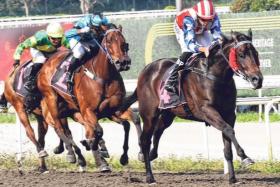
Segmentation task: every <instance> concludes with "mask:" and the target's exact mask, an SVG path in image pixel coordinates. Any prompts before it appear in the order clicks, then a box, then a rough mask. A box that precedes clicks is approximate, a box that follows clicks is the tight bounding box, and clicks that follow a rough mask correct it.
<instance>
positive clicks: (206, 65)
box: [198, 49, 233, 80]
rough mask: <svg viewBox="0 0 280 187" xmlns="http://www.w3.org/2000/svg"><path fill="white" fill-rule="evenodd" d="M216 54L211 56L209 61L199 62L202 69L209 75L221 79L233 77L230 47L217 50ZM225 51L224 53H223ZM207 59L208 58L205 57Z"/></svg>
mask: <svg viewBox="0 0 280 187" xmlns="http://www.w3.org/2000/svg"><path fill="white" fill-rule="evenodd" d="M217 52H218V53H214V54H215V55H214V56H212V57H210V58H209V59H208V61H204V62H201V63H199V64H198V67H199V68H200V69H203V70H204V71H205V72H207V73H208V74H209V75H213V76H215V77H216V78H218V79H221V80H229V79H232V77H233V72H232V70H231V68H230V67H229V63H228V57H229V49H226V50H223V51H222V50H221V49H219V51H217ZM222 53H223V54H222ZM205 60H206V59H205Z"/></svg>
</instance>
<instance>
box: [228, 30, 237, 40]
mask: <svg viewBox="0 0 280 187" xmlns="http://www.w3.org/2000/svg"><path fill="white" fill-rule="evenodd" d="M230 35H231V37H232V38H233V39H234V41H238V40H237V37H236V33H235V32H234V31H233V30H231V31H230Z"/></svg>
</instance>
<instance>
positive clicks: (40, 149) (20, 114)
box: [13, 101, 48, 158]
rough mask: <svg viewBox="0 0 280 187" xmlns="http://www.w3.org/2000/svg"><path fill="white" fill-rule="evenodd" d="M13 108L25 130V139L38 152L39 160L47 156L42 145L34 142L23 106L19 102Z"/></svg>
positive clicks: (33, 135) (34, 137) (31, 129)
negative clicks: (30, 142)
mask: <svg viewBox="0 0 280 187" xmlns="http://www.w3.org/2000/svg"><path fill="white" fill-rule="evenodd" d="M13 106H14V107H15V110H16V112H17V114H18V117H19V120H20V122H21V124H22V125H23V126H24V128H25V132H26V135H27V137H28V138H29V139H30V140H31V141H32V142H33V144H34V145H35V146H36V150H37V152H38V156H39V158H42V157H46V156H48V154H47V152H46V151H45V150H44V147H42V145H40V143H39V142H38V141H37V140H36V136H35V133H34V130H33V128H32V127H31V125H30V121H29V119H28V115H27V113H26V112H25V109H24V106H23V104H22V103H21V102H20V101H18V104H14V105H13Z"/></svg>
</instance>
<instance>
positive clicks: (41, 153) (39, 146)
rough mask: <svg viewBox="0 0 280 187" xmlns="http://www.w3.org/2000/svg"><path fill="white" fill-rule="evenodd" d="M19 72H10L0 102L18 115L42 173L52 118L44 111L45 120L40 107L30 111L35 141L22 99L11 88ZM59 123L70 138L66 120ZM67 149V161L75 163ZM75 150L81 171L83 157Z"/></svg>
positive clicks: (83, 162) (44, 168)
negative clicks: (33, 121) (3, 102)
mask: <svg viewBox="0 0 280 187" xmlns="http://www.w3.org/2000/svg"><path fill="white" fill-rule="evenodd" d="M19 70H20V68H19V67H17V68H15V69H14V71H12V72H11V73H10V75H9V77H8V78H7V79H6V80H5V89H4V94H3V95H1V100H2V99H4V100H5V99H6V100H7V101H8V102H9V103H11V105H12V106H13V107H14V108H15V111H16V113H17V114H18V117H19V120H20V122H21V124H22V125H23V126H24V128H25V131H26V135H27V137H28V138H29V139H30V140H31V141H32V142H33V144H34V145H35V146H36V150H37V152H38V157H39V168H38V169H39V171H40V172H42V173H43V172H46V171H47V170H48V169H47V166H46V163H45V157H47V156H48V154H47V152H46V151H45V150H44V146H45V135H46V133H47V131H48V125H52V124H53V123H52V122H51V121H52V118H51V116H50V113H49V112H48V110H47V109H45V112H46V113H45V118H44V117H43V115H42V112H41V109H40V107H36V108H34V109H33V110H32V111H31V112H32V113H33V114H34V116H35V118H36V120H37V123H38V141H37V139H36V136H35V133H34V130H33V128H32V127H31V125H30V121H29V118H28V115H29V113H28V112H27V111H26V107H25V104H24V97H23V96H20V95H19V94H17V93H16V92H15V90H14V87H13V84H14V81H15V75H16V73H17V71H19ZM42 105H44V103H42ZM60 121H61V123H62V124H63V128H64V129H65V131H66V133H67V134H68V136H71V131H70V130H69V128H68V125H67V120H66V119H65V118H61V119H60ZM67 149H68V151H69V152H68V153H67V157H68V158H69V160H68V161H69V162H72V163H74V162H76V161H75V160H74V158H75V157H74V152H73V150H72V148H71V149H70V148H69V147H67ZM75 149H76V151H77V152H78V153H77V155H78V162H79V165H80V167H81V169H83V167H84V166H85V165H86V162H85V159H84V157H83V155H82V154H81V152H80V151H79V148H78V147H77V148H75Z"/></svg>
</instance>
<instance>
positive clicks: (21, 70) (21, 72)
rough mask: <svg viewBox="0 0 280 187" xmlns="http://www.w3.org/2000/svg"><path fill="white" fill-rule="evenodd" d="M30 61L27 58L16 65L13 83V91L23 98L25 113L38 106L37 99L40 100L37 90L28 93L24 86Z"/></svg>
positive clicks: (29, 72)
mask: <svg viewBox="0 0 280 187" xmlns="http://www.w3.org/2000/svg"><path fill="white" fill-rule="evenodd" d="M31 63H32V61H31V60H29V61H27V62H25V63H24V64H22V65H21V66H19V67H18V70H17V71H16V74H15V78H14V83H13V89H14V91H15V92H16V93H17V94H18V95H20V96H21V97H23V98H24V106H25V109H26V112H27V113H31V112H32V111H33V110H34V109H35V108H36V107H38V106H39V104H40V102H39V101H40V100H41V94H40V93H39V92H38V91H36V90H35V91H34V92H32V93H30V92H29V91H27V89H26V88H25V87H24V85H25V83H26V81H27V80H28V77H29V76H30V74H31V66H32V64H31ZM36 89H37V88H36Z"/></svg>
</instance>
